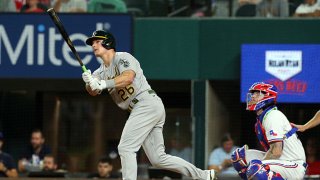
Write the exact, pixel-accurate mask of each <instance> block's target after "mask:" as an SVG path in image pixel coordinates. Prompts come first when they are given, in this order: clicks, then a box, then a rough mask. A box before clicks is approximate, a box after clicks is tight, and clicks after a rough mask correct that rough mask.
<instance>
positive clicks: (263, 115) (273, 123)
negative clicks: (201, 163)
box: [232, 82, 306, 180]
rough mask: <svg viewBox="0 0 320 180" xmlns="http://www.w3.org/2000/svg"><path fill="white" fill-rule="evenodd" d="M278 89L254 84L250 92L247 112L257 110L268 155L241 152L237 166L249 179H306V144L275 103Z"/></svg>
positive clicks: (234, 157)
mask: <svg viewBox="0 0 320 180" xmlns="http://www.w3.org/2000/svg"><path fill="white" fill-rule="evenodd" d="M276 99H277V89H276V87H275V86H274V85H271V84H266V83H263V82H258V83H254V84H253V85H252V86H251V87H250V89H249V93H248V99H247V110H249V111H255V112H256V114H257V122H256V124H255V132H256V134H257V137H258V140H259V141H260V144H261V145H262V147H263V148H264V149H265V151H266V152H262V151H258V150H248V147H247V146H244V147H242V148H239V149H237V150H236V151H235V152H234V153H233V155H232V160H233V162H234V163H233V165H234V167H235V169H236V170H237V171H238V172H239V175H240V176H241V177H242V178H244V179H246V178H248V179H279V180H282V179H303V177H304V174H305V170H306V163H305V162H306V157H305V152H304V149H303V146H302V143H301V142H300V140H299V139H298V137H297V135H296V134H295V133H292V132H294V131H293V130H292V127H291V125H290V123H289V121H288V119H287V118H286V116H285V115H284V114H283V113H282V112H281V111H279V110H278V109H277V107H276V105H275V103H276Z"/></svg>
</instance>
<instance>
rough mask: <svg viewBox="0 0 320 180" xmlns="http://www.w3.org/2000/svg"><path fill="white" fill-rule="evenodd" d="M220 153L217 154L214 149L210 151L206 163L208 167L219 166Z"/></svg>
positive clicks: (217, 151)
mask: <svg viewBox="0 0 320 180" xmlns="http://www.w3.org/2000/svg"><path fill="white" fill-rule="evenodd" d="M219 156H220V153H219V149H215V150H213V151H212V153H211V154H210V157H209V162H208V165H209V166H211V165H216V166H218V165H220V164H221V162H220V157H219Z"/></svg>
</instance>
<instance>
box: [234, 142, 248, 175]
mask: <svg viewBox="0 0 320 180" xmlns="http://www.w3.org/2000/svg"><path fill="white" fill-rule="evenodd" d="M247 149H249V147H248V146H247V145H244V146H242V147H241V148H237V149H236V150H235V151H233V153H232V155H231V160H232V165H233V167H234V169H235V170H236V171H237V172H238V174H239V176H240V177H241V178H242V179H247V176H246V171H247V168H248V163H247V161H246V150H247Z"/></svg>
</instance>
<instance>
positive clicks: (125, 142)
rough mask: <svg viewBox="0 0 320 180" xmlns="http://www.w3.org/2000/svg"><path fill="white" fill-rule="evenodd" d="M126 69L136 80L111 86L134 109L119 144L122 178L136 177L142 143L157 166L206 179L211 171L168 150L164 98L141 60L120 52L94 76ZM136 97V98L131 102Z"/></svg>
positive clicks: (107, 76)
mask: <svg viewBox="0 0 320 180" xmlns="http://www.w3.org/2000/svg"><path fill="white" fill-rule="evenodd" d="M126 70H133V71H134V72H135V73H136V76H135V78H134V81H133V83H132V84H131V85H129V86H127V87H125V88H112V89H108V91H109V92H110V95H111V96H112V98H113V100H114V102H115V103H116V104H117V105H118V106H119V107H120V108H122V109H130V110H132V111H131V113H130V116H129V118H128V120H127V121H126V124H125V126H124V128H123V131H122V135H121V139H120V143H119V146H118V151H119V155H120V158H121V166H122V176H123V180H136V179H137V159H136V152H138V150H139V149H140V148H141V146H143V149H144V151H145V153H146V155H147V156H148V158H149V160H150V162H151V163H152V164H153V165H154V166H157V167H161V168H164V169H169V170H172V171H176V172H180V173H182V174H184V175H186V176H190V177H192V178H194V179H203V180H207V179H208V176H209V171H204V170H201V169H198V168H196V167H195V166H194V165H193V164H191V163H189V162H187V161H185V160H183V159H181V158H178V157H174V156H170V155H168V154H166V153H165V148H164V141H163V134H162V129H163V125H164V123H165V109H164V106H163V103H162V100H161V99H160V98H159V97H158V96H157V95H156V94H155V92H154V91H151V87H150V85H149V84H148V82H147V80H146V78H145V76H144V75H143V71H142V69H141V67H140V64H139V62H138V61H137V60H136V59H135V58H134V57H133V56H132V55H131V54H129V53H126V52H117V53H116V54H115V57H114V59H113V60H112V62H111V64H110V65H109V66H108V67H106V66H105V65H104V64H102V65H101V66H100V67H99V68H98V69H97V70H96V71H94V73H93V76H94V77H96V78H98V79H99V80H108V79H112V78H115V77H117V76H119V75H120V74H121V73H122V72H124V71H126ZM134 99H135V100H136V101H135V103H132V102H133V100H134ZM129 106H130V107H129Z"/></svg>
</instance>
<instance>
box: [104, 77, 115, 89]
mask: <svg viewBox="0 0 320 180" xmlns="http://www.w3.org/2000/svg"><path fill="white" fill-rule="evenodd" d="M100 84H101V87H102V89H110V88H114V87H115V86H116V83H115V81H114V79H109V80H106V81H105V80H101V81H100Z"/></svg>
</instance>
